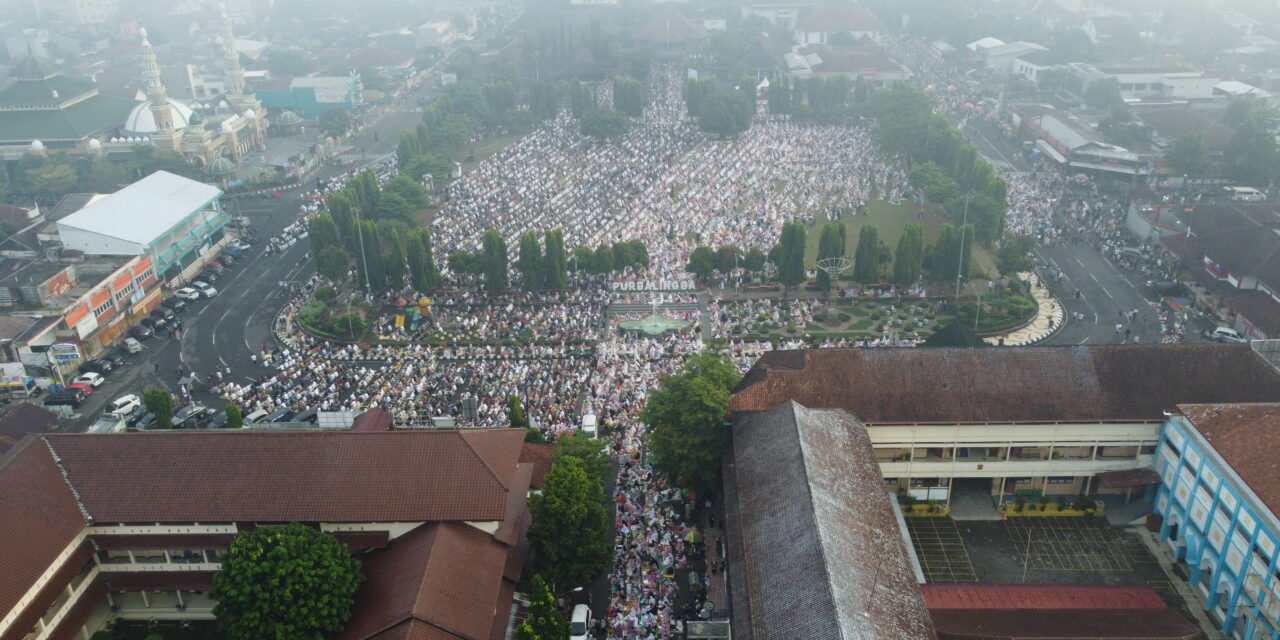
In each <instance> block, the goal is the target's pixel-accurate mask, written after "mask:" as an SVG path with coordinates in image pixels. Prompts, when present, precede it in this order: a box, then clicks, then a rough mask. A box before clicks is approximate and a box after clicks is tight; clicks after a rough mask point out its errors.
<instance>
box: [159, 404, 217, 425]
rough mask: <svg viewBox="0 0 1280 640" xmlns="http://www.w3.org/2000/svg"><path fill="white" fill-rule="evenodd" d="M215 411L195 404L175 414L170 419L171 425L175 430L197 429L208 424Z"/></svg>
mask: <svg viewBox="0 0 1280 640" xmlns="http://www.w3.org/2000/svg"><path fill="white" fill-rule="evenodd" d="M213 413H215V412H214V410H213V409H210V408H208V407H206V406H204V405H203V404H200V403H199V402H193V403H191V404H189V405H187V406H185V407H183V408H181V409H178V412H177V413H175V414H173V417H172V418H170V419H169V422H170V424H171V425H172V426H173V427H174V428H181V429H197V428H199V427H200V426H203V424H208V422H209V416H211V415H213Z"/></svg>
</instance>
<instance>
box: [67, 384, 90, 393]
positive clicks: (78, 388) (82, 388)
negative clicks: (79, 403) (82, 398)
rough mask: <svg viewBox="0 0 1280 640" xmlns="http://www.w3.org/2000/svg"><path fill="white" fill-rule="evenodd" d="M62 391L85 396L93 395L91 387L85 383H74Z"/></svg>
mask: <svg viewBox="0 0 1280 640" xmlns="http://www.w3.org/2000/svg"><path fill="white" fill-rule="evenodd" d="M64 389H65V390H68V391H70V390H75V391H79V392H80V393H81V394H83V395H86V396H87V395H89V394H91V393H93V385H91V384H89V383H87V382H76V383H74V384H69V385H67V386H66V387H64Z"/></svg>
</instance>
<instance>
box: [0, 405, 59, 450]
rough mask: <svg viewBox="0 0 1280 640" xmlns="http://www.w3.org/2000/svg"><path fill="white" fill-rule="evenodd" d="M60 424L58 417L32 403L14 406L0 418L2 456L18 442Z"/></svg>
mask: <svg viewBox="0 0 1280 640" xmlns="http://www.w3.org/2000/svg"><path fill="white" fill-rule="evenodd" d="M57 424H58V416H57V415H56V414H54V413H53V412H51V411H45V410H44V409H41V408H40V407H37V406H36V405H34V404H31V403H30V402H22V403H19V404H16V405H14V406H13V407H11V408H10V409H9V410H8V411H6V412H4V415H2V416H0V454H3V453H4V452H6V451H8V450H9V449H11V448H13V446H14V445H16V444H18V441H19V440H21V439H23V438H25V437H27V436H29V435H31V434H33V433H44V432H46V431H50V430H52V429H53V428H54V427H55V426H57Z"/></svg>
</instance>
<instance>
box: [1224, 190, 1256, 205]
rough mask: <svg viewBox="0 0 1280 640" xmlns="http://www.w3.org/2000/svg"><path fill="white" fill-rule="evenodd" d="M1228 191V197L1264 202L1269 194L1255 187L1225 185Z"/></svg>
mask: <svg viewBox="0 0 1280 640" xmlns="http://www.w3.org/2000/svg"><path fill="white" fill-rule="evenodd" d="M1223 190H1225V191H1226V192H1227V198H1228V199H1231V200H1236V201H1238V202H1264V201H1266V199H1267V194H1265V193H1263V192H1261V191H1258V190H1257V189H1254V188H1253V187H1223Z"/></svg>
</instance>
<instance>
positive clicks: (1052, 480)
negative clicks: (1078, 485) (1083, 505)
mask: <svg viewBox="0 0 1280 640" xmlns="http://www.w3.org/2000/svg"><path fill="white" fill-rule="evenodd" d="M1075 481H1076V479H1075V477H1074V476H1050V477H1049V478H1048V479H1047V480H1046V482H1048V483H1049V484H1072V483H1074V482H1075Z"/></svg>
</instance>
